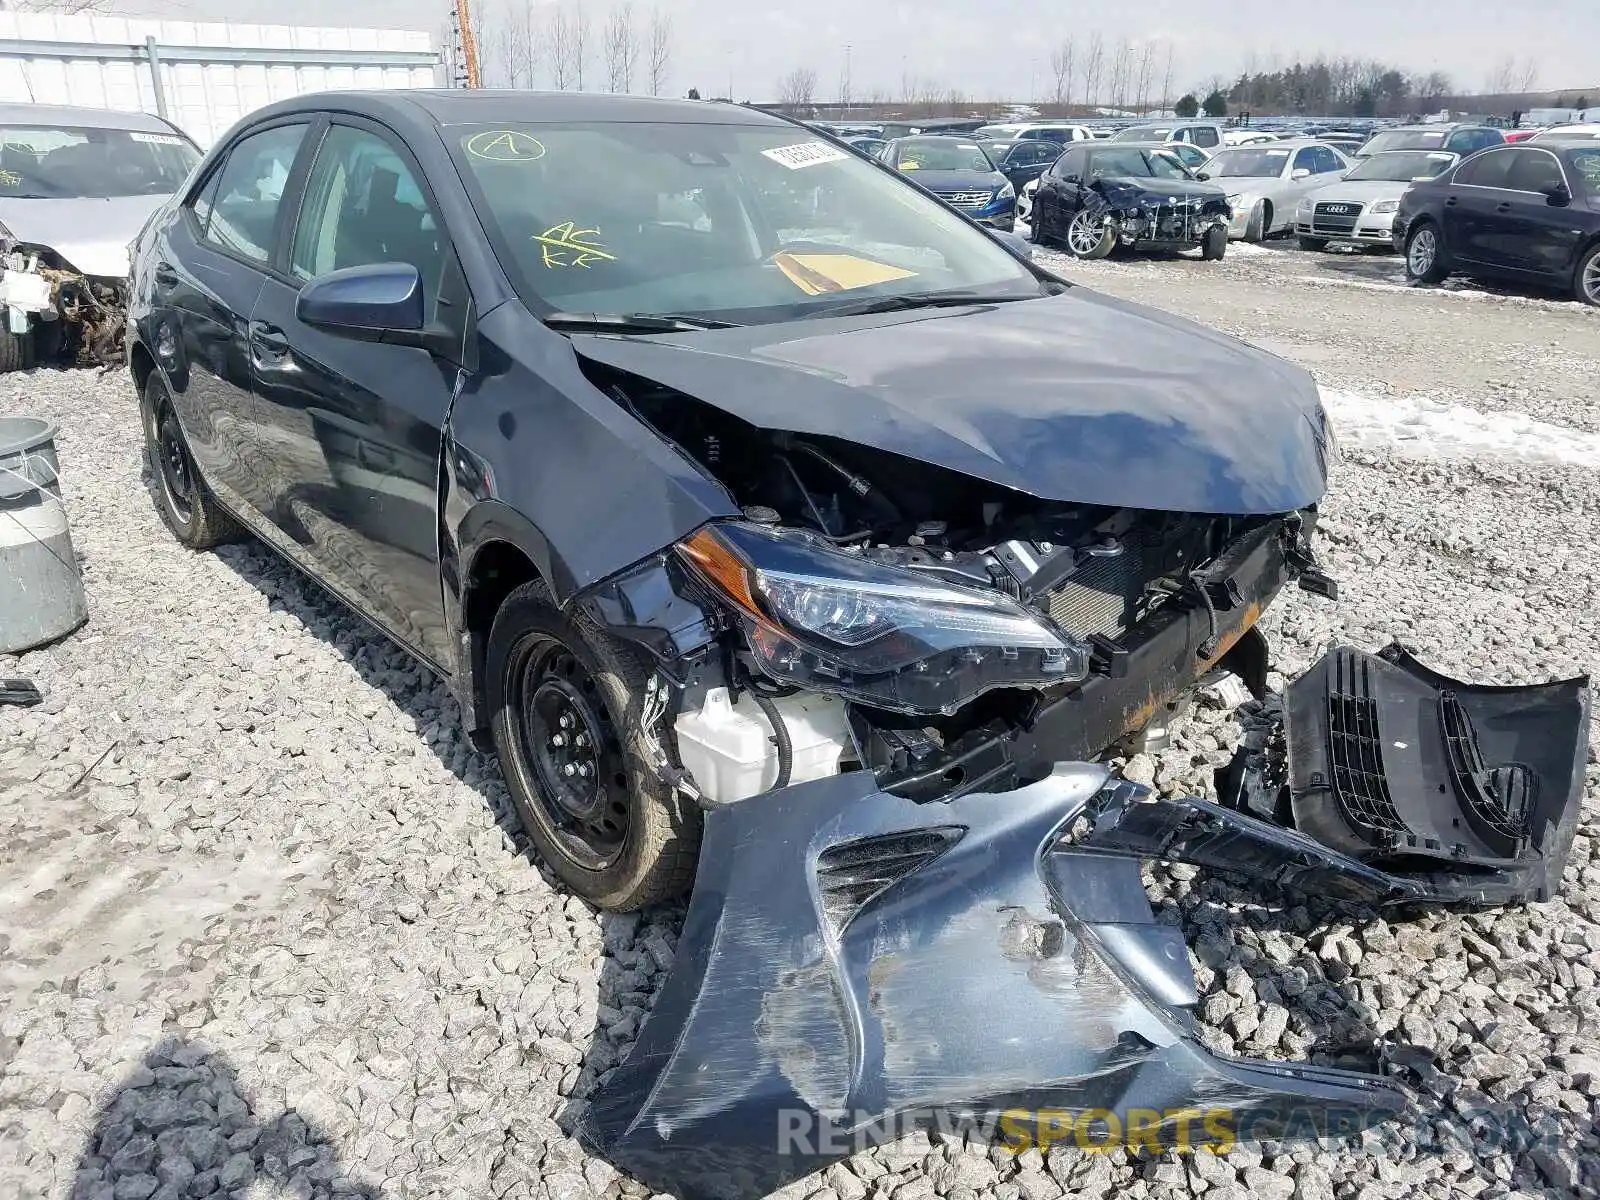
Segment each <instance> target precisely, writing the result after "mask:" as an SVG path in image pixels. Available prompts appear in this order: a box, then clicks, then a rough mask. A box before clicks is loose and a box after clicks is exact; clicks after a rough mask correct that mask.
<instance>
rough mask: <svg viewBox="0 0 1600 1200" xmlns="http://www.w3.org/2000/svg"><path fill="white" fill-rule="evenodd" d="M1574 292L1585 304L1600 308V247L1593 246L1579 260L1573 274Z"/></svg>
mask: <svg viewBox="0 0 1600 1200" xmlns="http://www.w3.org/2000/svg"><path fill="white" fill-rule="evenodd" d="M1572 290H1573V292H1574V293H1575V294H1576V295H1577V297H1578V299H1579V300H1582V301H1583V302H1584V303H1585V304H1593V305H1594V306H1595V307H1597V308H1600V246H1591V247H1590V248H1589V252H1588V253H1587V254H1585V255H1584V256H1583V257H1582V258H1581V259H1579V260H1578V269H1577V271H1575V272H1574V273H1573V277H1572Z"/></svg>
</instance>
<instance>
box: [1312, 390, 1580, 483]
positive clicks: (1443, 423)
mask: <svg viewBox="0 0 1600 1200" xmlns="http://www.w3.org/2000/svg"><path fill="white" fill-rule="evenodd" d="M1322 404H1323V407H1324V408H1326V409H1327V410H1328V416H1329V417H1330V418H1332V420H1333V426H1334V429H1335V431H1336V432H1337V433H1338V435H1339V441H1340V444H1341V445H1344V446H1368V447H1375V448H1378V449H1385V450H1392V451H1394V452H1395V453H1397V454H1400V455H1402V456H1404V457H1406V458H1515V459H1521V460H1523V461H1526V462H1549V463H1558V464H1560V465H1562V466H1569V467H1600V434H1594V433H1584V432H1581V431H1580V430H1576V429H1568V428H1566V427H1565V426H1562V425H1549V424H1546V423H1545V422H1543V421H1536V420H1534V419H1533V418H1532V417H1530V416H1529V415H1528V414H1527V413H1520V412H1480V411H1479V410H1478V409H1475V408H1469V407H1468V406H1467V405H1465V404H1450V403H1447V402H1445V401H1441V400H1430V399H1427V398H1426V397H1412V398H1403V397H1398V396H1368V395H1362V394H1361V393H1359V392H1346V391H1339V390H1335V389H1331V388H1323V389H1322Z"/></svg>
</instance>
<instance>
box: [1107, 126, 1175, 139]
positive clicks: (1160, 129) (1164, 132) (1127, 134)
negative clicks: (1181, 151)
mask: <svg viewBox="0 0 1600 1200" xmlns="http://www.w3.org/2000/svg"><path fill="white" fill-rule="evenodd" d="M1171 134H1172V130H1171V129H1169V128H1166V127H1164V126H1159V125H1133V126H1130V127H1129V128H1127V129H1124V130H1122V131H1121V132H1120V133H1115V134H1112V135H1111V140H1112V141H1113V142H1164V141H1166V140H1167V138H1168V137H1170V136H1171Z"/></svg>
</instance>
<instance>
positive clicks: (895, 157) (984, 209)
mask: <svg viewBox="0 0 1600 1200" xmlns="http://www.w3.org/2000/svg"><path fill="white" fill-rule="evenodd" d="M878 157H879V158H881V159H882V160H883V161H884V162H886V163H888V164H889V165H890V166H891V167H893V168H894V169H895V170H897V171H902V172H904V173H906V174H907V175H911V176H913V177H914V178H915V179H916V181H917V183H919V184H920V185H921V186H923V187H925V188H927V189H928V190H929V191H930V192H932V193H933V194H934V195H935V196H937V197H939V199H941V200H943V201H944V202H945V203H946V204H948V205H949V206H950V207H951V208H954V209H959V210H960V211H961V212H964V213H966V214H967V215H968V216H970V217H971V218H972V219H973V220H974V221H979V222H981V223H982V224H984V225H992V226H994V227H995V228H996V229H1006V230H1009V229H1010V228H1011V227H1012V226H1013V225H1014V224H1015V223H1016V219H1017V189H1016V188H1015V187H1013V186H1012V184H1011V181H1010V180H1009V179H1007V178H1006V176H1005V175H1004V173H1002V171H1001V170H1000V168H999V167H997V166H996V165H995V162H994V160H993V159H992V158H991V157H990V156H989V152H988V151H987V150H985V149H984V148H983V146H982V145H981V144H980V143H978V142H976V141H974V140H971V139H969V138H965V137H949V136H946V135H943V134H926V135H924V136H921V137H905V138H896V139H894V140H893V141H892V142H890V143H889V144H888V145H886V146H885V147H884V148H883V149H882V150H880V151H879V152H878Z"/></svg>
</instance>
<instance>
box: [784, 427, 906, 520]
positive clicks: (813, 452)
mask: <svg viewBox="0 0 1600 1200" xmlns="http://www.w3.org/2000/svg"><path fill="white" fill-rule="evenodd" d="M778 444H779V446H781V447H782V448H783V449H785V450H798V451H800V452H801V453H802V454H806V455H809V456H810V457H812V458H814V459H816V460H817V461H818V462H819V463H821V464H822V465H823V466H825V467H827V468H828V470H830V471H832V472H833V473H834V474H835V475H837V476H839V478H840V479H842V480H844V482H845V486H846V487H848V488H849V489H850V490H851V491H852V492H854V493H855V495H856V497H857V498H858V499H860V500H861V501H862V503H864V504H866V505H867V506H868V507H870V508H871V509H872V510H873V511H874V513H876V514H877V518H878V523H879V524H880V525H883V526H889V527H893V526H895V525H898V524H900V523H901V521H902V520H903V519H904V518H902V517H901V515H900V510H899V508H897V507H896V506H895V503H894V501H893V500H891V499H889V497H887V496H885V495H884V494H883V493H882V492H880V491H879V490H878V489H877V488H875V487H873V485H872V480H870V479H868V478H866V477H865V476H863V475H857V474H856V473H855V472H854V471H852V470H850V468H849V467H847V466H845V465H844V464H843V463H841V462H839V461H838V460H837V459H835V458H833V457H832V456H831V455H830V454H828V453H827V452H826V451H824V450H821V449H819V448H818V447H816V446H813V445H812V444H811V443H810V442H803V441H801V440H800V439H799V438H797V437H790V436H785V437H783V438H782V439H781V440H780V441H779V443H778Z"/></svg>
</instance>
